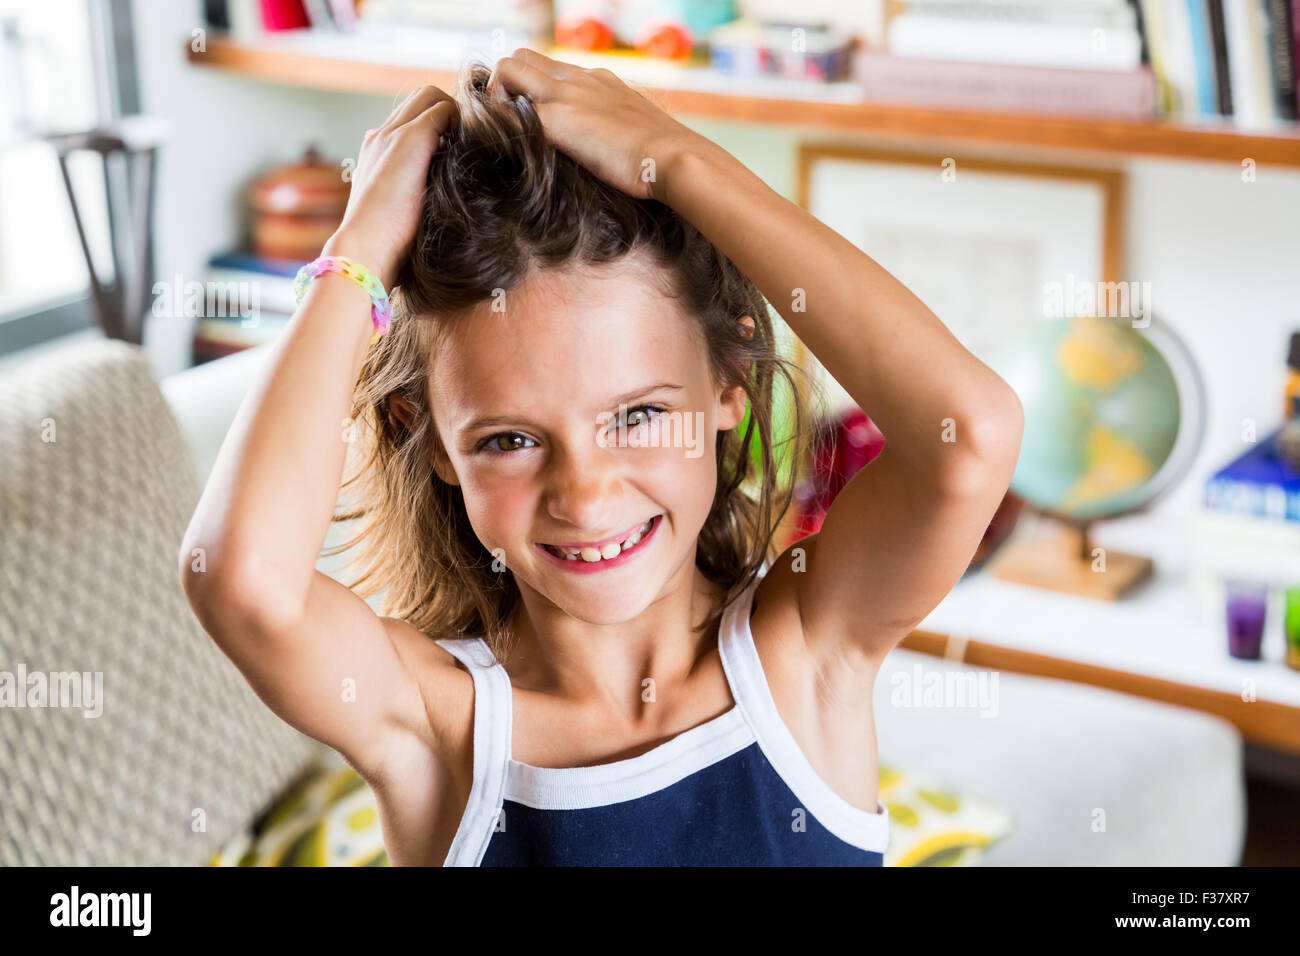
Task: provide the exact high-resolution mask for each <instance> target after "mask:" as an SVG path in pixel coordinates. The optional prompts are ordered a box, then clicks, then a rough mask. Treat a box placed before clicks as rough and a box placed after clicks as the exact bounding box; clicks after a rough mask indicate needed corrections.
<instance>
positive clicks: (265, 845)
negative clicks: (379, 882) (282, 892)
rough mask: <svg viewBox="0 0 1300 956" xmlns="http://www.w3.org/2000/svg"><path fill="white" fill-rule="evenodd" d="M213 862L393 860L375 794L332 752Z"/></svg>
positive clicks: (267, 863) (320, 863) (369, 862)
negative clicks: (383, 831)
mask: <svg viewBox="0 0 1300 956" xmlns="http://www.w3.org/2000/svg"><path fill="white" fill-rule="evenodd" d="M211 863H212V865H213V866H388V854H387V853H385V852H384V836H383V833H382V831H381V830H380V827H379V813H378V811H377V809H376V807H375V795H374V792H373V791H371V789H370V787H368V786H367V785H366V782H365V781H364V780H362V779H361V777H360V776H359V775H358V774H357V772H356V771H355V770H353V769H352V767H351V766H350V765H349V764H348V763H347V762H346V761H345V760H344V759H343V758H342V757H340V756H338V755H337V754H331V755H330V756H329V757H328V758H326V759H325V760H323V761H322V762H321V764H320V765H319V767H318V768H317V769H316V770H315V771H314V772H313V773H311V774H310V775H308V776H307V777H306V779H304V780H302V781H300V782H299V783H297V784H296V785H295V786H293V787H291V788H290V789H289V791H288V792H287V793H286V794H285V795H284V796H282V797H281V798H280V799H279V800H277V801H276V803H275V805H274V806H272V807H271V808H270V809H269V810H267V811H266V812H265V813H263V814H262V815H261V816H260V817H259V818H258V819H257V820H256V821H255V822H254V823H253V825H252V826H251V827H250V828H249V829H248V830H247V831H246V832H244V833H242V834H240V835H239V836H238V837H236V838H235V839H233V840H231V841H230V843H228V844H227V845H226V846H225V847H224V848H223V849H222V851H221V852H220V853H218V854H216V856H214V857H213V858H212V861H211Z"/></svg>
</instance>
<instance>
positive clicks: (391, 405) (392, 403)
mask: <svg viewBox="0 0 1300 956" xmlns="http://www.w3.org/2000/svg"><path fill="white" fill-rule="evenodd" d="M388 410H389V411H391V412H392V413H393V414H394V415H396V416H397V419H398V421H400V422H401V423H402V424H403V425H405V426H406V430H407V431H408V432H409V431H414V430H415V409H414V408H412V407H411V403H410V402H408V401H407V400H406V397H405V396H404V395H390V396H389V397H388Z"/></svg>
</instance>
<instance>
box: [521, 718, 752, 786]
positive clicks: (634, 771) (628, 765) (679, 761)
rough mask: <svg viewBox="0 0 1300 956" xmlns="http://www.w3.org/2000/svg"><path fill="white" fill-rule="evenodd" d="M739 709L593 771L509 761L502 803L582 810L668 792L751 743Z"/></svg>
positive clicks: (750, 732) (594, 768) (597, 767)
mask: <svg viewBox="0 0 1300 956" xmlns="http://www.w3.org/2000/svg"><path fill="white" fill-rule="evenodd" d="M754 740H755V737H754V731H753V730H752V729H751V728H750V726H749V724H748V722H746V720H745V716H744V714H743V713H742V712H741V710H740V708H739V707H735V706H733V707H732V708H731V709H730V710H728V711H727V712H726V713H724V714H721V715H720V716H718V717H714V718H713V719H712V720H708V721H705V722H704V723H702V724H699V725H697V726H695V727H692V728H691V729H690V730H686V731H683V732H682V733H680V734H678V735H677V736H676V737H673V738H672V739H671V740H668V741H666V742H665V743H662V744H660V745H659V746H658V747H655V748H654V749H653V750H649V751H647V752H646V753H643V754H641V755H639V756H636V757H631V758H629V759H627V760H618V761H615V762H614V763H607V764H599V765H597V766H594V767H534V766H533V765H532V764H527V763H521V762H519V761H517V760H511V761H510V769H509V772H508V775H507V779H506V791H505V798H506V799H507V800H513V801H515V802H516V803H522V804H523V805H524V806H526V807H533V808H535V809H538V810H585V809H588V808H590V807H603V806H607V805H608V804H611V803H622V802H623V801H625V800H635V799H637V798H638V797H644V796H646V795H648V794H651V793H654V792H655V791H657V790H662V789H663V788H665V787H670V786H672V785H673V784H675V783H678V782H679V781H681V780H683V779H685V778H686V777H689V776H690V775H691V774H694V773H697V772H698V771H700V770H703V769H704V768H705V767H708V766H711V765H712V764H715V763H717V762H718V761H719V760H723V759H725V758H727V757H730V756H731V755H732V754H734V753H737V752H738V751H740V750H743V749H744V748H746V747H748V746H749V745H750V744H752V743H754Z"/></svg>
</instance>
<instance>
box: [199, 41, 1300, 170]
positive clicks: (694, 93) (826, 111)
mask: <svg viewBox="0 0 1300 956" xmlns="http://www.w3.org/2000/svg"><path fill="white" fill-rule="evenodd" d="M309 39H310V38H306V37H285V38H268V39H265V40H256V41H239V40H235V39H232V38H229V37H225V36H209V37H208V38H207V41H206V49H204V50H202V51H195V50H193V49H191V47H190V45H189V44H188V42H187V44H186V52H187V56H188V57H189V61H190V62H191V63H193V64H195V65H196V66H200V67H204V68H208V69H218V70H226V71H230V72H233V73H237V74H240V75H242V76H245V77H248V78H250V79H255V80H259V81H262V82H266V83H281V84H286V85H290V86H298V87H304V88H307V89H318V90H331V91H335V92H346V93H374V94H382V95H391V94H392V93H394V92H395V91H398V90H403V89H412V88H414V87H416V86H420V85H423V84H427V83H432V84H435V85H438V86H442V87H447V88H449V87H451V86H453V85H454V83H455V80H456V73H455V71H454V70H451V69H445V68H444V69H436V68H434V69H430V68H425V67H420V66H416V65H413V64H411V63H401V62H385V61H383V60H380V59H378V58H374V57H372V58H362V57H359V56H354V55H350V54H349V52H348V47H347V45H346V43H342V42H334V43H330V44H323V45H321V44H314V43H311V42H302V41H304V40H309ZM554 55H555V56H556V57H558V58H560V59H566V60H569V61H570V62H579V57H578V56H577V55H570V54H569V53H568V51H556V52H555V54H554ZM611 68H613V69H615V72H618V69H617V65H616V64H612V65H611ZM688 72H689V71H688ZM688 72H687V73H684V74H682V75H684V76H688ZM688 78H689V77H688ZM630 82H632V83H633V84H634V85H635V86H636V87H637V88H638V89H639V90H641V91H642V92H644V93H647V94H648V95H650V96H651V97H653V98H654V99H655V101H656V102H658V103H659V104H660V105H662V106H663V107H664V108H665V109H667V110H669V111H670V112H672V113H676V114H683V115H693V116H700V117H707V118H715V119H727V120H738V121H744V122H751V123H772V124H780V125H783V126H798V127H810V128H815V129H820V130H826V131H835V132H843V133H858V134H864V135H871V136H880V137H890V138H896V139H912V140H918V139H920V140H926V139H930V140H946V141H953V142H963V143H984V144H988V145H993V146H997V145H1003V146H1019V147H1041V148H1046V149H1054V150H1060V151H1064V152H1069V153H1074V154H1080V153H1083V154H1089V153H1093V154H1097V153H1101V154H1111V155H1119V156H1128V157H1146V156H1149V157H1164V158H1171V159H1193V160H1206V161H1218V162H1227V163H1231V164H1233V165H1237V164H1240V163H1241V161H1242V160H1243V159H1245V158H1247V157H1249V158H1251V159H1253V160H1254V161H1255V163H1256V164H1258V165H1272V166H1279V167H1289V168H1300V124H1296V123H1287V124H1282V125H1279V126H1277V127H1276V128H1270V129H1268V130H1242V129H1239V128H1236V127H1233V126H1231V125H1230V124H1226V123H1213V124H1211V123H1207V124H1196V125H1193V124H1180V123H1174V122H1168V121H1161V120H1154V119H1153V120H1143V121H1133V120H1121V119H1102V118H1093V117H1073V116H1062V115H1038V114H1030V113H996V112H975V111H970V110H955V109H935V108H932V107H919V106H915V107H914V106H902V105H895V104H881V103H871V102H868V101H866V100H863V99H862V98H861V95H860V93H858V92H857V89H856V87H853V86H852V85H851V84H848V83H837V84H828V85H827V86H828V87H829V88H828V89H826V90H825V91H824V94H823V97H822V98H818V97H817V96H815V95H812V94H813V93H815V92H816V91H814V90H812V89H811V88H809V90H808V93H809V95H804V94H803V93H802V92H801V93H797V94H796V93H792V92H791V91H790V88H789V87H787V86H782V85H779V84H773V85H771V86H767V87H766V88H765V89H762V90H761V91H757V92H756V91H755V89H754V84H749V83H746V81H743V80H733V81H731V82H730V83H729V84H728V87H727V88H726V89H723V88H721V87H720V86H718V85H717V84H716V83H715V84H710V85H707V86H705V85H701V86H692V85H687V84H686V83H680V84H668V83H661V84H656V83H653V82H652V83H643V82H640V81H639V80H638V79H636V78H631V80H630ZM741 89H744V92H737V90H741Z"/></svg>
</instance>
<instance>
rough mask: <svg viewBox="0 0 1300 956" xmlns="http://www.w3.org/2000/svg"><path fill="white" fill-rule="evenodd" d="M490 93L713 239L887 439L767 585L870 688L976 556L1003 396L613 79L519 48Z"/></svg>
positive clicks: (867, 268)
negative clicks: (531, 113) (506, 95)
mask: <svg viewBox="0 0 1300 956" xmlns="http://www.w3.org/2000/svg"><path fill="white" fill-rule="evenodd" d="M494 82H496V83H499V84H500V85H501V86H502V87H504V88H505V89H507V90H510V91H512V92H526V93H528V94H529V95H530V96H531V97H532V99H533V100H534V102H535V103H536V104H537V108H538V112H539V115H540V116H541V117H542V121H543V124H544V125H545V126H546V128H547V134H548V136H550V137H551V138H552V139H553V140H554V141H555V142H556V145H557V146H558V147H559V148H560V149H562V150H564V151H565V152H567V153H569V154H570V155H572V156H574V157H575V158H577V159H578V160H580V161H581V162H582V163H583V164H584V165H585V166H587V167H588V168H589V169H591V170H592V171H593V172H595V173H597V174H598V175H600V176H601V177H602V178H603V179H605V180H606V181H608V182H610V183H612V184H614V185H616V186H618V187H619V188H621V189H623V190H624V191H625V192H628V193H629V194H631V195H636V196H642V197H645V198H653V199H657V200H659V201H661V202H663V203H666V204H667V205H669V206H671V207H672V208H673V209H675V210H676V211H677V212H679V213H680V214H681V215H682V216H683V217H685V218H686V219H687V220H689V221H690V222H691V223H692V224H693V225H694V226H695V227H696V228H697V229H699V230H700V232H701V233H703V234H704V235H705V236H707V237H708V238H709V239H710V240H711V241H712V242H713V243H714V245H716V246H717V247H718V248H719V249H721V250H722V252H723V253H725V254H726V255H727V256H728V257H729V258H730V259H731V260H732V261H733V262H734V263H735V264H736V265H737V266H738V267H739V268H740V269H741V271H743V272H744V273H745V274H746V275H747V276H749V278H750V279H751V280H752V281H753V282H754V283H755V285H757V286H758V288H759V290H760V291H761V292H762V293H763V295H764V296H766V298H767V299H768V301H769V302H771V304H772V305H773V306H774V307H775V308H776V309H777V310H778V311H779V312H780V313H781V315H782V316H783V317H784V318H785V320H786V321H787V322H788V323H789V325H790V327H791V328H792V329H793V330H794V331H795V333H796V334H797V335H798V336H799V338H800V339H801V340H802V341H803V342H804V343H805V344H806V345H807V346H808V347H809V348H810V349H811V350H812V352H813V354H814V355H815V356H816V357H817V358H818V359H820V360H821V361H822V363H823V364H824V365H825V366H826V368H827V369H828V370H829V371H830V373H831V374H832V375H833V376H834V377H835V379H836V380H837V381H838V382H839V383H840V384H841V385H843V386H844V388H845V389H846V390H847V391H848V393H849V394H850V395H851V396H852V397H853V399H854V400H855V401H856V402H857V403H858V405H859V406H860V407H861V408H862V409H863V410H864V411H866V412H867V414H868V415H870V416H871V418H872V420H873V421H874V422H875V423H876V424H877V425H878V426H879V427H880V429H881V431H882V432H883V433H884V435H885V438H886V445H885V449H884V451H883V452H882V453H881V454H880V455H879V456H878V457H877V458H876V460H875V461H873V462H872V463H871V464H870V465H869V466H868V467H867V468H865V469H863V470H862V471H861V472H859V473H858V474H857V475H856V476H854V478H853V479H852V480H851V481H850V482H849V483H848V485H847V486H846V487H845V488H844V489H843V490H842V491H841V492H840V494H839V495H838V497H837V498H836V499H835V501H834V503H833V504H832V506H831V508H830V511H829V513H828V515H827V517H826V520H825V521H824V522H823V526H822V531H821V532H820V533H819V534H817V535H814V536H812V537H810V538H808V539H805V540H803V541H800V542H799V543H798V545H797V546H798V547H801V548H804V549H805V551H806V558H807V561H806V570H805V571H802V572H798V571H796V570H794V568H793V565H792V562H790V561H789V560H788V559H787V558H788V556H783V559H782V560H780V561H778V562H777V563H776V564H775V565H774V566H773V568H772V570H771V571H770V572H769V574H768V578H769V579H771V580H770V581H769V580H765V581H764V587H768V586H769V585H770V586H772V587H775V588H778V589H784V590H788V591H789V592H791V593H792V594H793V595H794V597H795V600H796V603H797V606H798V609H799V617H800V621H801V623H802V628H803V632H804V637H805V641H806V643H807V644H808V646H809V648H810V649H811V650H813V651H814V652H815V653H816V654H817V656H818V657H819V658H820V659H821V660H835V661H837V662H845V663H849V664H850V665H853V664H855V663H856V664H861V665H862V668H863V673H864V675H869V674H871V672H872V671H873V670H874V667H875V665H876V664H877V663H878V662H879V660H880V659H881V658H882V657H883V656H884V654H885V653H886V652H887V651H888V649H889V648H890V647H892V646H893V645H894V644H895V643H896V642H897V641H899V640H900V639H901V638H902V637H904V636H905V635H906V634H907V633H908V631H909V630H911V628H912V627H913V626H914V625H915V624H916V623H917V622H919V621H920V620H921V619H923V618H924V617H925V616H926V615H927V614H929V612H930V611H931V610H932V609H933V608H934V607H935V605H937V604H938V603H939V601H940V600H941V599H942V598H943V596H944V595H945V594H946V593H947V592H948V591H949V590H950V589H951V588H952V586H953V584H955V583H956V581H957V580H958V578H960V576H961V574H962V572H963V571H964V570H965V569H966V567H967V565H968V563H969V562H970V559H971V557H972V556H973V555H974V553H975V549H976V548H977V547H978V545H979V541H980V539H981V537H982V536H983V533H984V530H985V528H986V527H987V526H988V522H989V520H990V519H991V518H992V516H993V513H994V511H996V509H997V506H998V504H999V502H1000V501H1001V500H1002V496H1003V494H1004V493H1005V491H1006V489H1007V487H1008V485H1009V483H1010V480H1011V475H1012V473H1013V471H1014V470H1015V464H1016V459H1017V457H1018V455H1019V448H1020V438H1021V432H1022V430H1023V415H1022V410H1021V407H1020V402H1019V399H1018V398H1017V397H1016V394H1015V392H1014V391H1013V390H1012V389H1011V387H1010V386H1009V385H1007V384H1006V383H1005V382H1004V381H1003V380H1002V379H1001V378H999V377H998V375H997V374H996V373H994V372H993V371H992V370H991V369H990V368H989V367H988V366H986V365H985V364H984V363H983V362H981V361H980V360H979V359H977V358H976V357H975V356H974V355H972V354H971V353H970V352H968V351H967V350H966V349H965V348H964V347H963V346H962V345H961V343H960V342H958V340H957V339H956V337H955V336H953V334H952V333H951V332H949V331H948V329H947V328H946V327H945V326H944V324H943V323H942V322H941V321H939V319H938V318H937V317H936V316H935V315H934V313H932V312H931V311H930V310H929V309H928V308H926V306H925V305H924V304H923V303H922V302H921V301H920V300H919V299H917V298H916V296H914V295H913V294H912V293H911V292H910V291H908V289H907V288H906V287H905V286H903V285H902V284H901V283H900V282H898V280H896V279H895V278H894V277H893V276H891V275H890V274H889V273H888V272H887V271H886V270H885V269H883V268H881V267H880V266H879V265H878V264H877V263H876V262H874V261H873V260H872V259H871V258H870V257H869V256H867V255H866V254H865V253H863V252H862V251H861V250H859V249H858V248H857V247H855V246H854V245H853V244H852V243H850V242H849V241H848V240H847V239H845V238H844V237H842V236H840V235H839V234H838V233H836V232H835V231H834V230H832V229H831V228H830V227H828V226H826V225H825V224H824V223H822V222H820V221H818V220H817V219H816V218H815V217H813V216H812V215H811V214H810V213H808V212H807V211H806V210H804V209H801V208H800V207H798V206H797V205H795V204H794V203H792V202H790V201H789V200H787V199H785V198H784V197H783V196H781V195H780V194H778V193H776V192H774V191H773V190H772V189H771V188H769V187H768V186H767V185H766V184H765V183H764V182H763V181H762V180H761V179H759V178H758V177H757V176H756V175H754V174H753V173H752V172H750V171H749V170H748V169H747V168H745V166H744V165H742V164H741V163H740V162H739V161H737V160H736V159H735V157H733V156H731V154H729V153H728V152H727V151H726V150H724V149H723V148H722V147H720V146H718V145H717V144H715V143H713V142H710V141H709V140H708V139H706V138H704V137H702V136H700V135H699V134H697V133H695V132H694V131H692V130H691V129H689V128H688V127H686V126H683V125H682V124H681V123H679V122H677V121H676V120H674V119H673V118H672V117H670V116H669V115H668V114H667V113H665V112H664V111H663V110H662V109H660V108H659V107H658V106H656V105H655V104H654V103H652V102H650V101H649V100H648V99H646V98H645V97H643V96H640V95H638V94H637V93H636V92H635V91H633V90H631V89H630V88H629V87H627V86H626V84H624V83H623V82H622V81H621V80H619V79H618V77H616V76H615V75H614V74H613V73H611V72H610V71H608V70H604V69H595V70H588V69H582V68H579V67H576V66H573V65H572V64H567V63H562V62H559V61H556V60H553V59H551V58H550V57H547V56H545V55H543V54H540V53H537V52H535V51H532V50H526V49H525V50H516V51H515V52H514V53H513V54H512V55H511V56H510V57H506V58H503V59H502V60H501V61H499V62H498V64H497V68H496V75H495V77H494ZM651 170H652V171H653V173H654V175H652V176H651V175H647V171H651ZM800 292H801V293H802V294H800ZM796 297H798V298H799V299H800V301H802V302H803V304H804V305H805V307H806V311H795V310H794V308H793V305H794V302H795V300H796ZM738 318H739V317H738Z"/></svg>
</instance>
